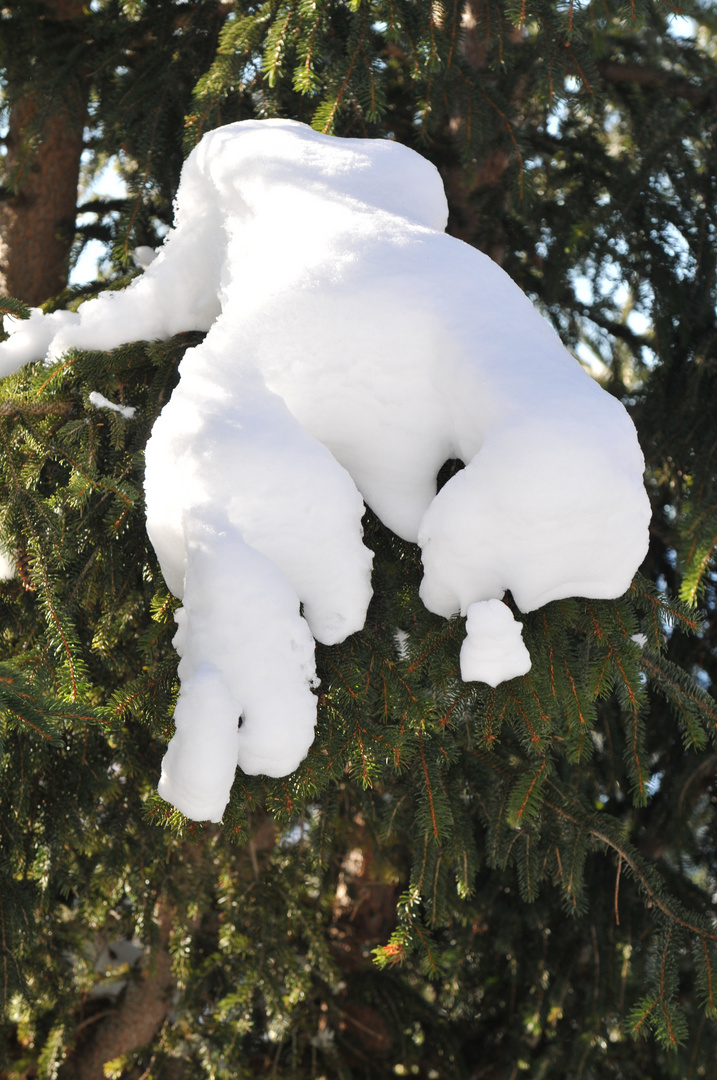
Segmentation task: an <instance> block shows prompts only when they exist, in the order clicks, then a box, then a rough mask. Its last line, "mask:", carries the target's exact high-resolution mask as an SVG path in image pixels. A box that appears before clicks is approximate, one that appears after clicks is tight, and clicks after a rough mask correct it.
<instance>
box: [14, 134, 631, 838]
mask: <svg viewBox="0 0 717 1080" xmlns="http://www.w3.org/2000/svg"><path fill="white" fill-rule="evenodd" d="M446 218H447V207H446V200H445V195H444V192H443V186H442V183H441V180H440V177H439V175H438V173H437V171H436V170H435V169H434V168H433V166H432V165H430V164H429V163H428V162H427V161H425V159H423V158H421V157H420V156H419V155H417V154H415V153H414V152H413V151H411V150H408V149H407V148H406V147H403V146H401V145H399V144H397V143H394V142H391V141H388V140H354V139H337V138H333V137H331V136H326V135H321V134H318V133H317V132H314V131H312V130H311V129H310V128H308V127H306V126H304V125H302V124H298V123H296V122H293V121H288V120H266V121H245V122H242V123H236V124H230V125H228V126H226V127H223V128H219V129H217V130H215V131H213V132H210V133H209V134H208V135H206V136H205V137H204V139H203V140H202V141H201V143H200V144H199V146H198V147H197V148H196V149H195V150H194V151H193V152H192V154H191V155H190V156H189V158H188V160H187V161H186V163H185V166H184V170H183V173H182V179H181V184H180V188H179V192H178V195H177V202H176V213H175V225H174V228H173V230H172V231H171V232H170V234H169V235H168V237H167V238H166V240H165V242H164V244H163V246H162V247H161V248H160V249H159V253H158V254H157V257H156V258H155V259H154V260H153V261H151V262H149V263H148V264H147V268H146V270H145V271H144V273H143V274H142V275H141V276H140V277H138V278H136V279H135V280H134V281H133V282H132V283H131V285H130V286H129V287H128V288H127V289H126V290H124V291H122V292H112V293H105V294H104V295H102V296H100V297H99V298H97V299H95V300H90V301H87V302H86V303H84V304H83V305H82V306H81V307H80V309H79V311H78V312H77V313H76V314H72V313H69V312H56V313H53V314H52V315H47V316H43V315H41V314H38V313H33V315H32V317H31V319H29V320H27V321H25V322H23V323H21V324H19V325H17V326H14V327H12V334H11V336H10V338H9V339H8V341H7V342H6V343H5V344H2V345H0V373H8V372H9V371H12V370H15V369H16V368H17V367H18V366H20V365H21V364H22V363H25V362H27V361H28V360H38V359H41V358H42V357H44V356H47V357H48V358H49V359H50V360H52V359H53V358H56V357H58V356H60V355H61V354H62V353H63V352H64V351H65V350H67V349H70V348H90V349H111V348H114V347H116V346H118V345H120V344H123V343H125V342H129V341H134V340H137V339H141V338H145V339H156V338H166V337H168V336H170V335H172V334H176V333H178V332H180V331H186V330H206V331H208V333H207V336H206V338H205V340H204V341H203V343H202V344H200V345H199V346H197V347H195V348H193V349H190V350H188V351H187V353H186V354H185V357H184V359H183V361H182V364H181V368H180V373H181V379H180V382H179V385H178V386H177V388H176V390H175V391H174V393H173V395H172V398H171V400H170V402H169V403H168V405H167V406H166V407H165V409H164V411H163V412H162V414H161V416H160V418H159V420H158V421H157V423H156V425H155V427H154V429H153V432H152V436H151V438H150V441H149V443H148V446H147V454H146V461H147V472H146V495H147V527H148V531H149V535H150V537H151V540H152V543H153V544H154V546H155V549H156V551H157V555H158V557H159V560H160V563H161V566H162V570H163V573H164V575H165V578H166V580H167V584H168V586H169V588H170V589H171V590H172V592H174V593H175V594H176V595H177V596H178V597H181V598H183V605H184V606H183V608H182V609H181V611H180V612H179V613H178V616H177V618H178V631H177V636H176V639H175V645H176V648H177V651H178V652H179V654H180V657H181V662H180V668H179V672H180V680H181V691H180V696H179V702H178V705H177V712H176V724H177V732H176V735H175V736H174V738H173V740H172V742H171V744H170V747H169V750H168V752H167V756H166V758H165V761H164V766H163V772H162V779H161V781H160V792H161V793H162V795H163V796H164V797H165V798H166V799H168V800H169V801H170V802H173V803H174V804H175V805H176V806H177V807H178V808H179V809H180V810H182V811H183V812H184V813H185V814H187V815H188V816H189V817H194V818H205V817H209V818H212V819H218V818H220V817H221V815H222V811H223V808H224V806H225V804H226V801H227V799H228V796H229V789H230V787H231V783H232V780H233V777H234V769H235V766H236V764H237V762H238V763H239V765H240V766H241V767H242V768H243V769H244V770H245V771H246V772H249V773H257V772H262V773H266V774H268V775H271V776H280V775H284V774H286V773H287V772H289V771H291V770H293V769H294V768H296V766H297V765H298V763H299V762H300V761H301V759H302V758H303V757H304V755H305V754H306V752H307V750H308V747H309V746H310V744H311V741H312V738H313V731H314V724H315V719H316V699H315V696H314V693H313V690H314V689H315V685H316V675H315V668H314V660H313V639H314V638H316V639H318V640H319V641H322V642H326V643H328V644H332V643H335V642H339V641H341V640H343V639H344V638H345V637H346V636H347V635H349V634H351V633H353V632H355V631H356V630H358V629H360V628H361V627H362V626H363V624H364V620H365V615H366V608H367V605H368V602H369V599H370V596H371V582H370V572H371V558H372V556H371V553H370V552H369V551H368V550H367V549H366V548H365V546H364V545H363V543H362V533H361V516H362V512H363V504H364V502H365V503H366V504H368V505H369V506H370V507H371V508H372V509H373V510H374V511H375V513H376V514H377V515H378V516H379V517H380V518H381V520H382V521H383V522H384V523H385V524H386V525H387V526H388V527H389V528H390V529H392V530H393V531H394V532H396V533H397V534H398V535H400V536H402V537H403V538H404V539H406V540H409V541H414V542H418V543H419V544H420V545H421V548H422V554H423V563H424V569H425V574H424V579H423V582H422V585H421V596H422V599H423V601H424V603H425V604H426V606H427V607H428V608H429V609H430V610H431V611H433V612H436V613H437V614H440V615H443V616H446V617H449V616H452V615H455V614H457V613H462V614H464V615H468V635H467V639H466V643H465V645H464V650H463V652H462V657H461V663H462V671H463V675H464V678H468V679H474V678H478V679H481V680H483V681H486V682H489V683H491V684H497V683H498V682H500V681H501V680H503V679H506V678H510V677H514V676H516V675H518V674H521V673H522V672H524V671H526V670H527V665H529V658H528V659H526V656H527V653H526V652H525V646H524V645H523V644H522V639H521V638H520V626H519V624H518V623H517V622H515V621H514V620H513V618H512V615H511V613H510V610H509V609H508V608H507V607H506V605H504V604H500V600H501V598H502V597H503V595H504V594H505V592H506V590H510V591H511V593H512V597H513V599H514V601H515V603H516V604H517V606H518V608H519V609H520V610H522V611H524V612H527V611H531V610H533V609H534V608H537V607H539V606H541V605H542V604H545V603H546V602H547V601H549V600H556V599H560V598H564V597H568V596H589V597H595V598H609V597H616V596H619V595H620V594H622V593H623V592H624V591H625V590H626V589H627V588H628V586H629V584H630V581H631V579H632V576H633V574H634V572H635V570H636V569H637V567H638V565H639V564H640V562H641V561H642V559H643V557H644V554H645V552H646V549H647V526H648V521H649V514H650V512H649V504H648V500H647V496H646V494H645V490H644V487H643V483H642V473H643V468H644V462H643V458H642V454H641V452H640V448H639V446H638V443H637V437H636V434H635V430H634V427H633V425H632V422H631V420H630V419H629V417H628V415H627V413H626V412H625V410H624V408H623V407H622V405H621V404H620V403H619V402H618V401H617V400H616V399H614V398H613V397H611V396H610V395H609V394H607V393H605V392H604V391H603V390H601V389H600V387H599V386H598V385H597V384H596V383H595V382H594V381H593V380H592V379H591V378H590V377H589V375H587V374H586V373H585V372H584V371H583V370H582V368H581V366H580V364H579V363H578V362H577V361H576V360H575V359H574V358H573V357H572V356H570V355H569V354H568V353H567V352H566V350H565V349H564V348H563V346H562V345H561V343H560V341H559V339H558V337H557V336H556V334H555V333H554V331H553V330H552V329H551V328H550V326H549V325H548V324H547V323H546V322H545V321H544V320H543V319H542V317H541V316H540V315H539V314H538V313H537V312H536V310H535V309H534V308H533V306H532V305H531V304H530V302H529V301H528V299H527V298H526V297H525V296H524V294H523V293H522V292H521V291H520V290H519V289H518V287H517V286H516V285H515V284H514V283H513V282H512V281H511V280H510V279H509V278H508V277H507V276H506V274H504V273H503V271H502V270H500V269H499V268H498V267H497V266H496V265H495V264H494V263H492V262H491V261H490V260H489V259H488V258H487V257H486V256H485V255H483V254H481V253H480V252H478V251H476V250H475V249H474V248H471V247H469V246H467V245H465V244H463V243H461V242H460V241H458V240H455V239H453V238H451V237H449V236H447V235H446V234H445V233H444V231H443V230H444V228H445V224H446ZM450 458H459V459H461V460H462V461H463V462H465V463H466V468H465V469H463V470H462V471H460V472H459V473H457V474H456V475H455V476H453V477H452V478H451V479H450V480H449V481H448V483H447V484H446V485H445V486H444V487H443V488H442V490H441V491H440V492H439V493H438V494H436V476H437V473H438V471H439V469H440V467H441V465H442V464H443V463H444V462H445V461H446V460H448V459H450ZM486 602H487V603H486ZM496 603H497V604H498V605H499V606H498V607H496V606H495V605H496ZM300 605H303V607H300ZM302 612H303V613H302ZM240 716H241V717H242V723H241V726H239V718H240Z"/></svg>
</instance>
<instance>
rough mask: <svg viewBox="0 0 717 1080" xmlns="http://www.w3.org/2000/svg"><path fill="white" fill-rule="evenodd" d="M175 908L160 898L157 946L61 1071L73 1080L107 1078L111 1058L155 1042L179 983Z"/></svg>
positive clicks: (112, 1059) (103, 1079)
mask: <svg viewBox="0 0 717 1080" xmlns="http://www.w3.org/2000/svg"><path fill="white" fill-rule="evenodd" d="M172 919H173V911H172V909H171V907H170V906H169V904H167V903H166V902H160V906H159V912H158V923H159V941H158V943H157V948H156V950H155V951H154V954H153V956H152V958H151V960H150V962H149V964H148V965H147V967H146V968H145V969H144V970H143V971H142V972H141V974H140V976H139V978H137V979H135V980H133V981H132V982H131V983H130V984H129V986H128V987H127V989H126V990H125V991H124V994H123V997H122V999H121V1001H120V1003H119V1005H118V1006H117V1008H116V1009H114V1010H113V1011H112V1012H111V1013H110V1015H109V1016H108V1017H107V1018H106V1019H104V1020H102V1021H101V1023H99V1024H98V1025H97V1028H96V1031H95V1032H94V1035H93V1036H92V1037H91V1039H90V1041H89V1042H87V1043H85V1044H83V1045H81V1046H79V1047H78V1048H77V1050H76V1051H75V1053H74V1055H73V1056H72V1058H70V1060H69V1061H68V1063H67V1066H66V1068H65V1071H64V1072H63V1074H62V1075H67V1076H68V1080H69V1077H70V1076H71V1077H72V1078H73V1080H105V1071H104V1066H105V1063H106V1062H108V1061H114V1059H115V1058H118V1057H121V1056H122V1055H123V1054H128V1053H130V1052H131V1051H133V1050H138V1049H140V1048H141V1047H142V1046H147V1045H148V1044H149V1043H151V1042H152V1040H153V1039H154V1037H155V1035H156V1034H157V1032H158V1031H159V1029H160V1028H161V1026H162V1024H163V1023H164V1020H165V1017H166V1015H167V1013H168V1012H169V1009H170V1007H171V1004H172V1002H171V996H172V992H173V991H174V989H175V987H176V985H177V983H176V979H175V977H174V974H173V972H172V957H171V955H170V952H169V936H170V932H171V929H172Z"/></svg>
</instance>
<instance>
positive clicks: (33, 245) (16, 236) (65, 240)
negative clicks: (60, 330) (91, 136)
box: [0, 0, 86, 304]
mask: <svg viewBox="0 0 717 1080" xmlns="http://www.w3.org/2000/svg"><path fill="white" fill-rule="evenodd" d="M46 7H47V9H48V13H49V14H50V15H51V16H52V17H53V18H54V19H57V20H64V19H69V18H72V17H74V16H80V15H81V14H82V8H83V2H82V0H49V2H47V4H46ZM85 112H86V104H85V100H84V95H83V93H82V91H81V90H79V89H78V88H77V87H72V88H69V89H68V90H67V91H66V94H65V97H64V99H63V100H62V101H60V102H59V103H58V108H57V109H55V110H53V112H52V114H51V115H50V116H49V117H48V118H47V120H46V121H45V123H44V125H43V132H42V141H41V144H40V146H39V147H38V148H37V149H35V150H33V151H29V150H28V144H27V140H26V138H25V136H26V133H27V132H28V129H29V125H32V124H33V122H34V121H35V120H36V118H37V117H38V102H37V100H36V98H35V95H34V94H32V93H31V92H30V93H27V94H25V95H24V96H22V97H20V98H19V99H18V100H16V101H15V103H14V104H13V106H12V109H11V114H10V127H9V132H8V137H7V156H6V158H5V180H6V183H7V181H8V179H10V178H11V177H15V178H16V183H15V184H14V185H13V187H14V191H13V194H11V195H9V196H7V197H5V198H3V199H2V200H0V292H4V293H5V294H6V295H9V296H15V297H17V298H18V299H20V300H24V301H25V302H26V303H29V304H39V303H41V302H42V301H43V300H46V299H47V298H48V297H50V296H54V295H56V294H57V293H58V292H60V291H61V289H63V288H64V287H65V285H66V284H67V270H68V258H69V253H70V248H71V246H72V241H73V239H74V233H75V215H76V206H77V182H78V177H79V171H80V155H81V154H82V131H83V125H84V120H85Z"/></svg>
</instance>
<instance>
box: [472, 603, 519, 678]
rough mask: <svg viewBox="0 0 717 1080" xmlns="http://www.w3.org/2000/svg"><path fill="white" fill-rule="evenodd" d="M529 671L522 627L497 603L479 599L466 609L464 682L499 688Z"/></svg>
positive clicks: (511, 614)
mask: <svg viewBox="0 0 717 1080" xmlns="http://www.w3.org/2000/svg"><path fill="white" fill-rule="evenodd" d="M529 671H530V653H529V652H528V650H527V649H526V647H525V644H524V642H523V634H522V631H521V624H520V623H519V622H517V621H516V620H515V619H514V618H513V613H512V611H511V610H510V608H509V607H507V606H506V605H505V604H503V603H502V602H501V601H500V600H479V601H478V602H477V603H475V604H471V605H470V606H469V608H468V618H467V619H466V637H465V640H464V642H463V644H462V646H461V675H462V676H463V678H464V679H465V681H466V682H473V681H475V682H485V683H488V685H489V686H498V684H499V683H502V682H505V681H506V679H514V678H515V677H516V676H517V675H526V674H527V673H528V672H529Z"/></svg>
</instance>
